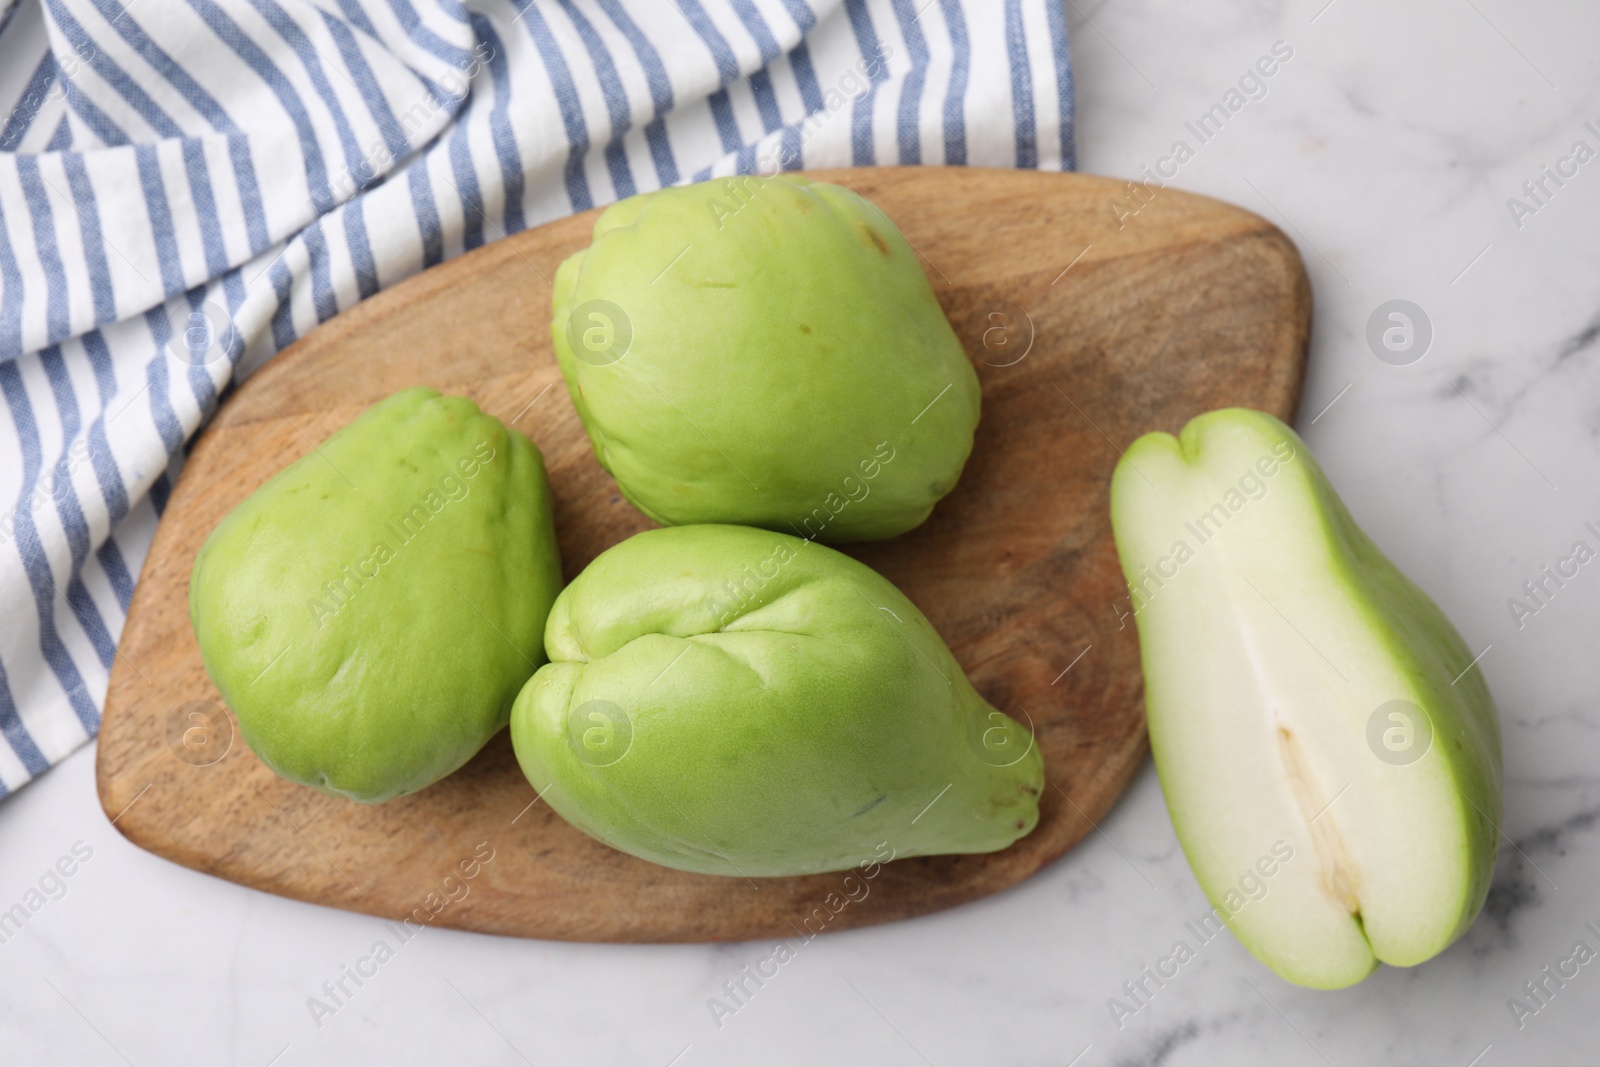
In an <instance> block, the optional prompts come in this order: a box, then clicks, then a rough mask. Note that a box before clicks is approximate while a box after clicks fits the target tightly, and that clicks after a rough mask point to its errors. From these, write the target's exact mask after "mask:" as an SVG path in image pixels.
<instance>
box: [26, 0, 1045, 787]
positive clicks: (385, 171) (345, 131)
mask: <svg viewBox="0 0 1600 1067" xmlns="http://www.w3.org/2000/svg"><path fill="white" fill-rule="evenodd" d="M1072 99H1073V98H1072V74H1071V65H1070V62H1069V58H1068V51H1067V26H1066V16H1065V11H1064V10H1063V4H1062V0H916V2H915V3H914V2H913V0H671V2H665V0H472V2H465V3H464V2H460V0H144V2H141V0H132V2H131V3H126V4H124V3H119V2H117V0H15V2H8V0H0V116H3V117H0V796H3V795H5V794H7V793H9V792H11V791H14V790H15V789H17V788H18V787H19V786H20V785H22V784H23V783H25V782H27V781H28V780H29V779H31V778H33V777H35V776H37V775H38V774H40V773H42V772H43V771H44V770H46V769H47V768H49V767H50V766H51V765H53V764H55V763H57V762H59V761H60V760H61V759H63V758H64V757H65V756H67V755H68V754H69V753H71V752H72V751H73V750H75V749H76V748H78V747H79V746H80V745H82V744H83V743H84V742H85V741H87V740H89V739H90V738H92V737H93V736H94V735H95V732H96V730H97V728H98V726H99V721H100V708H101V705H102V702H103V700H104V697H105V691H106V683H107V680H108V678H109V675H110V670H111V667H112V664H113V662H114V661H115V658H116V656H117V638H118V635H119V634H120V633H121V630H122V624H123V620H124V618H125V616H126V613H127V611H128V605H129V602H130V600H131V597H132V594H133V586H134V582H135V580H136V578H137V575H138V572H139V568H140V566H141V565H142V563H143V560H144V557H145V553H146V551H147V549H148V547H149V543H150V538H151V536H152V534H153V532H154V528H155V523H156V521H157V520H158V518H159V516H160V514H161V512H162V510H163V509H164V507H165V505H166V501H167V497H168V495H169V493H170V491H171V487H172V484H173V480H174V479H175V478H176V476H177V474H178V471H179V470H180V469H181V466H182V462H183V456H184V450H185V445H186V443H187V442H188V441H189V439H190V438H191V437H192V436H193V435H194V434H195V433H196V431H197V430H198V429H199V428H200V427H201V426H202V425H203V424H204V422H205V420H206V419H207V418H208V417H209V416H210V415H211V413H212V412H213V411H215V409H216V406H217V403H218V402H219V400H220V399H221V398H222V397H223V396H224V395H226V393H227V391H228V390H229V389H231V388H233V387H234V386H235V385H237V384H238V383H239V382H240V381H242V380H244V379H245V378H247V377H248V376H249V374H250V373H251V372H252V371H253V370H254V369H256V368H258V367H259V366H260V365H261V364H262V363H263V362H265V361H266V360H267V359H270V358H271V357H272V355H273V354H274V353H276V352H277V351H279V350H280V349H282V348H284V347H285V346H287V345H289V344H291V343H292V342H293V341H295V340H296V339H297V338H299V337H301V336H303V335H304V334H305V333H306V332H308V331H309V330H311V329H313V328H314V327H315V326H316V325H317V324H318V323H321V322H324V321H326V320H327V319H329V318H332V317H333V316H334V315H336V314H338V313H339V312H340V311H341V310H344V309H346V308H349V307H350V306H351V305H353V304H355V303H357V302H358V301H360V300H362V299H364V298H366V297H368V296H371V295H372V294H373V293H375V292H377V291H379V290H380V289H382V288H383V287H385V286H388V285H392V284H394V283H395V282H398V281H400V280H402V279H404V278H407V277H409V276H411V275H413V274H415V273H417V272H418V271H420V270H424V269H426V268H428V267H430V266H433V265H435V264H437V263H439V262H441V261H443V260H444V259H446V258H448V257H450V256H454V255H457V254H459V253H461V252H463V251H466V250H469V249H472V248H475V247H477V246H479V245H481V244H483V243H485V242H486V241H492V240H496V239H498V238H501V237H504V236H505V235H507V234H509V233H514V232H516V231H518V230H522V229H524V228H527V227H529V226H534V225H538V224H539V223H541V222H544V221H547V220H550V219H553V218H557V217H560V216H563V215H567V214H570V213H572V212H575V211H581V210H584V209H586V208H589V207H592V206H594V205H596V204H601V203H606V202H609V201H611V200H615V199H618V198H621V197H624V196H629V195H632V194H633V193H636V192H642V191H645V190H649V189H655V188H659V187H661V186H664V185H673V184H678V183H682V182H689V181H699V180H704V179H706V178H709V177H713V176H718V175H724V174H735V173H753V172H757V171H770V170H773V169H780V168H781V169H785V170H793V169H799V168H803V167H836V166H863V165H872V164H917V163H929V164H972V165H986V166H1016V167H1042V168H1049V169H1056V168H1060V169H1071V168H1072V166H1073V111H1072ZM132 666H133V667H134V668H137V667H138V665H137V664H134V665H132Z"/></svg>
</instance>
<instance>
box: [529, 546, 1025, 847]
mask: <svg viewBox="0 0 1600 1067" xmlns="http://www.w3.org/2000/svg"><path fill="white" fill-rule="evenodd" d="M545 647H546V649H547V650H548V652H549V654H550V659H551V662H550V663H549V664H548V665H546V666H544V667H542V668H540V670H539V672H538V673H537V674H535V675H534V676H533V678H532V679H531V680H529V682H528V684H527V686H526V687H525V688H524V689H523V691H522V694H521V696H519V697H518V698H517V703H516V707H515V709H514V710H513V712H512V717H511V737H512V743H513V744H514V745H515V747H516V753H517V759H518V761H519V762H520V763H521V765H522V769H523V772H524V773H525V774H526V775H527V777H528V780H529V781H530V782H531V783H532V785H533V786H534V788H535V789H537V790H538V791H539V792H540V794H541V795H542V796H543V797H544V799H545V801H546V802H547V803H549V804H550V805H551V807H553V808H555V810H556V811H557V812H559V813H560V814H561V815H562V816H563V817H565V818H566V819H567V820H568V821H569V822H571V823H572V824H573V825H575V826H577V827H578V828H579V829H581V830H583V831H585V832H586V833H589V834H590V835H592V836H594V837H596V838H598V839H599V840H601V841H604V842H605V843H607V844H609V845H612V846H613V847H615V848H618V849H621V850H622V851H624V852H628V853H631V854H633V855H635V856H639V857H642V858H644V859H647V860H651V861H653V862H656V863H660V864H664V865H666V866H668V867H676V868H679V869H681V870H687V871H698V872H701V873H706V874H721V875H733V876H757V875H772V876H778V875H799V874H810V873H816V872H821V871H830V870H842V869H844V868H847V867H851V866H854V865H855V864H857V863H860V862H862V861H863V859H864V858H866V857H870V856H873V855H875V854H876V855H878V856H880V857H881V856H882V855H883V853H882V852H881V851H880V850H879V849H880V846H882V845H887V846H888V848H889V849H892V853H891V854H892V855H897V856H920V855H933V854H942V853H973V852H993V851H996V850H998V849H1002V848H1005V847H1006V846H1007V845H1010V844H1011V843H1012V842H1014V841H1016V840H1017V839H1018V838H1020V837H1022V836H1023V835H1025V834H1027V833H1028V832H1029V831H1030V830H1032V829H1033V827H1034V825H1035V823H1037V821H1038V818H1039V792H1040V789H1041V787H1042V785H1043V780H1044V768H1043V760H1042V757H1041V755H1040V752H1039V748H1038V746H1037V745H1036V744H1035V743H1034V739H1033V737H1032V735H1031V733H1030V732H1029V731H1028V730H1026V729H1024V728H1023V727H1022V726H1021V725H1019V724H1018V723H1017V722H1015V721H1014V720H1012V719H1010V718H1008V717H1007V716H1005V715H1003V714H1002V713H1000V712H999V711H996V710H995V709H994V708H993V707H991V706H990V705H989V704H988V703H986V702H985V701H984V700H983V698H982V697H980V696H979V695H978V694H977V693H976V692H975V691H974V690H973V688H972V685H971V683H969V682H968V681H967V678H966V676H965V675H964V674H963V673H962V672H961V668H960V666H958V665H957V663H956V661H955V658H954V657H953V656H951V654H950V651H949V649H948V648H947V647H946V646H945V644H944V642H943V641H942V640H941V639H940V637H939V635H938V634H937V633H935V632H934V630H933V627H932V626H931V625H930V624H929V623H928V620H927V619H926V618H924V617H923V615H922V613H921V612H920V611H918V610H917V608H916V607H915V606H914V605H913V604H912V603H911V602H910V601H909V600H907V599H906V597H905V596H904V595H903V594H902V593H900V591H899V590H897V589H896V588H895V587H894V586H893V585H892V584H890V583H889V581H888V580H886V579H885V578H883V577H882V576H881V575H879V574H877V573H876V572H874V571H873V570H871V569H870V568H869V567H867V566H865V565H864V564H861V563H858V562H856V561H855V560H853V559H851V558H849V557H848V556H845V555H842V554H840V553H839V552H836V551H834V550H833V549H830V548H827V547H825V546H822V545H819V544H817V543H815V542H811V541H804V540H801V539H799V538H796V537H791V536H788V535H785V534H779V533H772V532H769V531H765V530H759V529H753V528H750V527H743V526H679V527H670V528H666V529H659V530H650V531H647V532H645V533H641V534H638V535H636V536H634V537H632V538H630V539H629V540H627V541H624V542H623V543H621V544H620V545H617V546H615V547H613V548H611V549H609V550H608V551H606V552H604V553H602V554H601V555H600V556H599V557H598V558H597V559H596V560H595V561H594V562H593V563H592V564H590V566H589V567H588V568H587V569H585V570H584V572H583V573H582V574H581V575H579V576H578V577H577V578H576V579H574V580H573V582H572V584H571V585H570V586H568V587H567V589H566V590H564V591H563V592H562V594H561V595H560V596H559V597H558V598H557V599H556V603H555V607H554V608H553V609H552V610H551V612H550V620H549V623H548V624H547V626H546V628H545Z"/></svg>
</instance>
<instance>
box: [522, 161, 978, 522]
mask: <svg viewBox="0 0 1600 1067" xmlns="http://www.w3.org/2000/svg"><path fill="white" fill-rule="evenodd" d="M553 310H554V319H553V322H552V324H551V328H550V332H551V339H552V341H553V343H554V346H555V352H556V357H557V359H558V360H559V361H560V363H561V371H562V374H563V375H564V376H565V377H566V382H567V388H568V390H569V391H570V393H571V395H572V402H573V404H574V405H575V406H576V407H577V409H578V414H579V415H580V416H581V417H582V419H583V424H584V427H585V429H587V430H588V433H589V439H590V441H591V442H592V443H593V444H594V449H595V454H596V455H597V456H598V457H599V459H600V463H601V464H602V465H603V466H604V467H605V468H606V470H608V471H610V472H611V474H612V475H613V476H614V477H615V478H616V480H617V484H618V486H620V487H621V489H622V492H623V494H624V495H625V496H626V497H627V498H628V499H629V500H630V501H632V502H633V504H634V505H635V506H636V507H638V508H639V509H640V510H641V511H643V512H644V513H645V514H647V515H649V516H650V517H651V518H653V519H655V520H656V521H657V522H660V523H663V524H666V525H682V524H688V523H738V524H741V525H746V526H761V527H765V528H767V529H771V530H781V531H783V532H785V533H796V534H798V535H799V536H802V537H808V538H815V539H818V540H822V541H829V542H845V541H867V540H876V539H879V538H885V537H893V536H895V535H896V534H900V533H904V532H905V531H907V530H909V529H911V528H913V527H915V526H917V525H918V524H920V523H921V522H922V521H923V520H925V519H926V518H927V517H928V515H929V513H930V512H931V511H932V510H933V506H934V504H936V503H937V502H938V501H939V499H940V498H941V497H943V496H944V495H945V494H946V493H948V492H949V491H950V490H951V488H952V487H954V485H955V484H956V479H957V478H959V477H960V475H961V468H962V466H963V465H964V464H965V463H966V460H967V454H968V453H969V452H971V450H972V435H973V430H974V429H975V427H976V426H977V424H978V405H979V391H978V378H977V375H976V374H975V373H974V372H973V369H972V365H971V364H970V363H969V362H968V361H967V357H966V354H965V352H964V351H963V350H962V347H961V342H960V341H958V340H957V339H956V336H955V334H954V332H952V331H951V329H950V324H949V322H948V321H946V319H945V317H944V312H943V311H942V310H941V309H940V307H939V302H938V300H937V299H936V298H935V297H934V295H933V290H932V289H931V288H929V286H928V281H927V278H926V277H925V276H924V275H923V273H922V267H921V264H920V263H919V261H918V257H917V254H916V252H915V251H914V250H913V249H912V248H911V246H910V245H909V244H907V243H906V240H905V238H903V237H902V236H901V235H900V232H899V231H898V230H896V229H895V227H894V224H893V223H891V222H890V221H889V220H888V218H886V217H885V216H884V215H883V213H882V212H880V211H879V210H878V209H877V208H876V207H874V206H873V205H872V204H871V203H870V202H868V201H867V200H865V199H863V198H862V197H860V196H857V195H856V194H855V193H852V192H850V191H849V190H847V189H843V188H840V187H839V186H836V185H830V184H827V183H825V182H813V181H809V180H808V179H805V178H802V177H798V176H791V175H784V176H780V177H776V178H761V177H755V176H744V177H740V178H728V179H721V180H718V181H715V182H707V183H703V184H700V185H690V186H683V187H678V188H672V189H663V190H660V191H658V192H653V193H645V194H643V195H640V196H635V197H631V198H629V199H627V200H624V201H621V202H620V203H617V204H614V205H612V206H611V207H610V208H608V209H607V210H606V211H605V213H604V214H602V215H601V216H600V219H599V221H598V222H596V223H595V228H594V243H593V244H592V245H591V246H590V247H589V248H587V249H585V250H584V251H582V252H578V253H576V254H575V255H573V256H571V257H570V258H568V259H567V260H566V262H564V263H562V265H561V268H560V270H559V271H557V272H556V278H555V293H554V296H553ZM574 313H576V318H574Z"/></svg>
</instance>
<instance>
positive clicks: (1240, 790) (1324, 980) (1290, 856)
mask: <svg viewBox="0 0 1600 1067" xmlns="http://www.w3.org/2000/svg"><path fill="white" fill-rule="evenodd" d="M1111 516H1112V523H1113V526H1114V528H1115V533H1116V541H1117V550H1118V552H1119V553H1120V555H1121V558H1122V568H1123V572H1124V574H1125V576H1126V577H1127V580H1128V584H1129V587H1130V590H1131V600H1132V606H1133V609H1134V615H1135V618H1136V619H1137V623H1138V631H1139V643H1140V649H1141V652H1142V656H1143V661H1144V677H1145V706H1146V712H1147V715H1148V718H1149V725H1150V744H1151V748H1152V749H1153V751H1154V754H1155V761H1156V768H1157V770H1158V771H1159V772H1160V776H1161V785H1162V789H1163V790H1164V791H1165V793H1166V799H1167V807H1168V810H1169V811H1170V812H1171V814H1172V821H1173V824H1174V826H1175V827H1176V828H1177V833H1178V839H1179V841H1181V842H1182V844H1183V848H1184V852H1185V853H1186V855H1187V856H1188V858H1189V863H1190V866H1192V867H1193V868H1194V872H1195V876H1196V878H1197V879H1199V882H1200V885H1201V887H1202V888H1203V889H1204V890H1205V892H1206V894H1207V896H1208V897H1210V899H1211V901H1212V903H1213V904H1214V905H1216V909H1217V913H1218V915H1219V916H1220V917H1221V918H1224V919H1226V920H1227V922H1228V925H1229V926H1230V927H1231V928H1232V929H1233V931H1234V933H1235V934H1237V935H1238V937H1239V940H1240V941H1242V942H1243V943H1244V945H1245V946H1246V947H1247V948H1249V949H1250V951H1251V952H1253V953H1255V955H1256V956H1257V958H1259V959H1260V960H1261V961H1262V962H1263V963H1265V964H1267V966H1269V967H1271V968H1272V969H1273V970H1274V971H1276V972H1277V973H1278V974H1279V975H1281V976H1282V977H1283V978H1285V979H1287V980H1289V981H1291V982H1296V983H1299V984H1301V985H1307V986H1314V987H1318V988H1324V989H1333V988H1339V987H1342V986H1347V985H1350V984H1352V983H1355V982H1358V981H1360V980H1361V979H1362V978H1364V977H1366V976H1367V975H1368V974H1369V973H1371V972H1372V970H1373V969H1374V968H1375V967H1376V966H1377V964H1378V962H1380V961H1381V962H1384V963H1390V964H1394V965H1397V966H1410V965H1413V964H1418V963H1421V962H1423V961H1424V960H1427V959H1429V958H1430V957H1432V956H1434V955H1436V954H1437V953H1439V952H1441V951H1443V950H1444V948H1445V947H1446V946H1447V945H1449V944H1450V943H1451V942H1452V941H1454V940H1455V939H1456V938H1457V937H1458V936H1459V935H1460V934H1461V933H1462V932H1463V931H1464V930H1465V929H1466V928H1467V926H1468V925H1469V924H1470V923H1471V922H1472V919H1473V917H1474V916H1475V915H1476V914H1477V913H1478V910H1479V909H1480V908H1481V907H1482V906H1483V902H1484V898H1485V895H1486V894H1487V892H1488V889H1489V880H1490V875H1491V872H1492V869H1493V866H1494V858H1495V849H1496V838H1497V833H1498V826H1499V820H1500V789H1501V780H1500V737H1499V730H1498V726H1497V723H1496V718H1495V710H1494V704H1493V702H1492V700H1491V698H1490V696H1489V691H1488V689H1487V687H1486V686H1485V684H1484V680H1483V677H1482V675H1481V674H1480V673H1479V671H1478V670H1477V668H1475V667H1471V666H1470V665H1471V664H1472V662H1473V654H1472V652H1471V651H1470V650H1469V649H1468V648H1467V646H1466V645H1465V644H1463V643H1462V640H1461V638H1460V636H1459V635H1457V633H1456V631H1455V629H1454V628H1453V627H1452V626H1451V625H1450V622H1449V620H1448V619H1446V618H1445V617H1444V615H1443V614H1442V613H1441V612H1440V611H1439V609H1438V608H1437V607H1435V606H1434V604H1433V602H1432V601H1431V600H1429V599H1428V597H1427V596H1426V594H1424V593H1423V592H1422V591H1421V590H1420V589H1418V588H1417V587H1416V586H1415V585H1413V584H1412V583H1411V582H1410V581H1409V580H1407V578H1406V577H1405V576H1404V575H1403V574H1401V573H1400V572H1399V571H1398V570H1396V569H1395V567H1394V565H1393V564H1391V563H1390V562H1389V561H1388V560H1387V559H1385V558H1384V556H1383V555H1382V554H1381V553H1380V552H1379V551H1378V549H1377V548H1376V547H1375V546H1374V545H1373V544H1372V542H1371V541H1370V540H1368V539H1367V537H1366V535H1365V534H1363V533H1362V532H1361V530H1360V529H1359V528H1358V527H1357V526H1356V524H1355V522H1354V521H1353V520H1352V519H1351V517H1350V514H1349V512H1347V511H1346V510H1345V507H1344V505H1343V504H1342V503H1341V502H1340V500H1339V497H1338V496H1337V495H1336V494H1335V493H1334V491H1333V488H1332V487H1331V486H1330V485H1329V484H1328V481H1327V479H1326V478H1325V477H1324V475H1323V473H1322V470H1321V469H1320V468H1319V467H1318V466H1317V462H1316V460H1315V459H1314V458H1313V457H1312V455H1311V452H1310V450H1309V449H1307V447H1306V445H1305V442H1304V441H1302V440H1300V438H1299V437H1297V436H1295V433H1294V431H1293V430H1291V429H1289V427H1287V426H1285V425H1284V424H1283V423H1281V422H1279V421H1278V420H1276V419H1274V418H1272V417H1271V416H1269V415H1265V414H1262V413H1260V412H1256V411H1246V410H1242V409H1230V410H1225V411H1216V412H1212V413H1210V414H1207V415H1202V416H1200V417H1199V418H1196V419H1194V420H1193V421H1192V422H1190V423H1189V424H1188V425H1187V426H1186V427H1184V429H1183V432H1182V434H1181V435H1180V436H1178V437H1176V438H1175V437H1172V436H1171V435H1169V434H1164V433H1152V434H1147V435H1146V436H1144V437H1141V438H1140V439H1139V440H1138V441H1136V442H1134V443H1133V445H1131V446H1130V447H1129V448H1128V451H1127V453H1126V455H1125V457H1124V458H1123V460H1122V462H1121V463H1120V464H1119V465H1118V467H1117V470H1116V474H1115V476H1114V477H1113V479H1112V486H1111Z"/></svg>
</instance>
